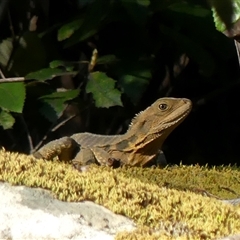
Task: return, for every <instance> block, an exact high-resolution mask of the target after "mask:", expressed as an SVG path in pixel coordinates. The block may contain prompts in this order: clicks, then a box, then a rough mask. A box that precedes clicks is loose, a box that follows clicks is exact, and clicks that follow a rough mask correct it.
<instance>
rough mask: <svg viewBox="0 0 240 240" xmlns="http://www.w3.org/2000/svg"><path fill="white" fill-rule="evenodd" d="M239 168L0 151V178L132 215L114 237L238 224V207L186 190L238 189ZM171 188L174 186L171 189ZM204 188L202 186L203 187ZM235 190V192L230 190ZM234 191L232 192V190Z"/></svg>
mask: <svg viewBox="0 0 240 240" xmlns="http://www.w3.org/2000/svg"><path fill="white" fill-rule="evenodd" d="M237 179H240V172H239V171H238V170H237V169H232V168H230V167H226V168H221V169H214V168H213V169H208V168H206V167H199V166H189V167H186V166H180V167H168V168H165V169H153V168H145V169H143V168H136V167H135V168H127V167H124V168H119V169H111V168H106V167H98V166H91V167H89V169H88V171H86V172H82V173H80V172H78V171H77V170H75V169H73V168H72V166H71V165H70V164H67V163H61V162H58V161H44V160H37V161H36V160H35V159H34V158H33V157H31V156H26V155H23V154H16V153H10V152H6V151H4V150H1V151H0V180H1V181H7V182H10V183H12V184H18V185H26V186H30V187H42V188H45V189H49V190H50V191H52V193H53V194H54V195H55V196H56V197H57V198H58V199H60V200H63V201H81V200H91V201H94V202H96V203H98V204H101V205H103V206H105V207H107V208H109V209H111V210H112V211H114V212H116V213H119V214H123V215H125V216H128V217H130V218H132V219H133V220H134V221H135V222H136V223H137V224H138V226H139V229H138V230H136V231H135V232H133V233H121V234H118V236H117V237H116V239H118V240H120V239H123V238H124V239H141V238H140V237H139V236H141V237H143V236H145V237H144V239H159V236H161V239H175V238H178V239H189V238H190V239H212V238H216V237H221V236H225V235H229V234H233V233H236V232H237V231H239V229H240V221H239V218H240V207H239V206H238V207H237V206H236V207H234V206H231V205H228V204H225V203H222V202H221V201H219V200H216V199H214V198H209V197H204V196H201V195H199V194H195V193H192V192H190V191H181V190H180V189H182V190H188V189H190V190H194V189H198V190H201V191H200V192H201V193H204V191H207V192H208V193H211V194H214V195H217V196H219V197H225V196H227V197H231V196H232V195H236V194H235V193H239V182H238V180H237ZM174 188H176V189H177V190H176V189H174ZM203 190H204V191H203ZM234 192H235V193H234ZM235 197H236V196H235Z"/></svg>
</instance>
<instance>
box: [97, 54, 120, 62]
mask: <svg viewBox="0 0 240 240" xmlns="http://www.w3.org/2000/svg"><path fill="white" fill-rule="evenodd" d="M116 61H118V59H117V57H116V56H115V55H105V56H102V57H99V58H98V59H97V64H111V63H114V62H116Z"/></svg>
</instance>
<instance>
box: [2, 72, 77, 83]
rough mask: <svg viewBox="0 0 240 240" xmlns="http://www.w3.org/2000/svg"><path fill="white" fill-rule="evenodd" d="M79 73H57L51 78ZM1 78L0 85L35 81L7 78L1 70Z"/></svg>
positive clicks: (22, 78)
mask: <svg viewBox="0 0 240 240" xmlns="http://www.w3.org/2000/svg"><path fill="white" fill-rule="evenodd" d="M77 73H78V72H77V71H73V72H63V73H57V74H54V75H51V78H54V77H60V76H66V75H76V74H77ZM0 76H1V77H2V79H0V83H7V82H24V81H31V80H34V79H26V78H24V77H14V78H5V77H4V75H3V76H2V74H1V70H0Z"/></svg>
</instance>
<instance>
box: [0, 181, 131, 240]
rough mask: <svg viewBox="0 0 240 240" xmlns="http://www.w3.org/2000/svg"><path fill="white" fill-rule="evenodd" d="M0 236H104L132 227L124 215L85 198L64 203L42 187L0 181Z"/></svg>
mask: <svg viewBox="0 0 240 240" xmlns="http://www.w3.org/2000/svg"><path fill="white" fill-rule="evenodd" d="M0 192H1V197H0V239H13V240H14V239H28V240H29V239H72V240H78V239H79V240H80V239H92V240H94V239H106V240H112V239H114V236H115V234H116V233H117V232H119V231H123V230H132V229H134V223H133V222H132V221H130V220H129V219H128V218H126V217H123V216H121V215H117V214H114V213H112V212H111V211H109V210H108V209H106V208H104V207H102V206H99V205H97V204H94V203H92V202H89V201H85V202H79V203H67V202H62V201H59V200H57V199H54V198H53V196H52V195H51V194H50V193H49V192H48V191H46V190H43V189H37V188H28V187H25V186H11V185H10V184H8V183H0Z"/></svg>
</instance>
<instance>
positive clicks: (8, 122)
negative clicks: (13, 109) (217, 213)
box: [0, 110, 15, 130]
mask: <svg viewBox="0 0 240 240" xmlns="http://www.w3.org/2000/svg"><path fill="white" fill-rule="evenodd" d="M14 123H15V119H14V117H13V116H12V114H11V113H9V112H7V111H4V110H1V112H0V126H2V127H3V129H4V130H6V129H9V128H12V126H13V125H14Z"/></svg>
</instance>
